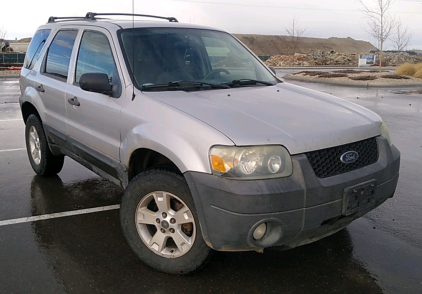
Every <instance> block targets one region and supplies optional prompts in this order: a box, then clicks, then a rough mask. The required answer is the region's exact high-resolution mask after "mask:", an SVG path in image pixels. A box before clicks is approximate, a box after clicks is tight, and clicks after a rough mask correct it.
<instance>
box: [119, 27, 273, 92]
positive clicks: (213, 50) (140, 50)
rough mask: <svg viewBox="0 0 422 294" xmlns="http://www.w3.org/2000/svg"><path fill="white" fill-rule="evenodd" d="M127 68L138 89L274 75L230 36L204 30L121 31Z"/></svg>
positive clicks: (270, 80)
mask: <svg viewBox="0 0 422 294" xmlns="http://www.w3.org/2000/svg"><path fill="white" fill-rule="evenodd" d="M119 37H120V42H121V45H122V47H123V51H124V54H125V58H126V61H127V63H128V68H130V70H131V74H132V76H133V79H134V82H135V85H136V86H137V87H138V88H141V87H142V86H146V85H156V84H167V83H169V82H174V81H196V82H207V83H213V84H221V83H230V82H231V81H233V80H242V79H253V80H260V81H265V82H270V83H274V84H275V83H276V82H277V81H276V79H275V78H274V77H273V75H272V74H271V73H270V72H269V71H268V70H267V69H266V68H265V67H264V66H263V65H262V64H261V63H260V62H259V61H258V60H257V59H256V58H255V57H254V56H253V55H252V54H251V53H250V52H249V51H248V50H247V49H246V48H245V47H244V46H243V45H241V44H240V43H239V42H238V41H237V40H236V39H235V38H233V37H232V36H231V35H230V34H227V33H223V32H218V31H211V30H201V29H175V28H142V29H128V30H123V31H120V36H119Z"/></svg>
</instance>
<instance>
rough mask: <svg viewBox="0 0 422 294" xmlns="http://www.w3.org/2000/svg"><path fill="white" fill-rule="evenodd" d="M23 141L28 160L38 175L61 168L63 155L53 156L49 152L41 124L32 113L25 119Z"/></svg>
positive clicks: (50, 173) (55, 171)
mask: <svg viewBox="0 0 422 294" xmlns="http://www.w3.org/2000/svg"><path fill="white" fill-rule="evenodd" d="M25 142H26V151H27V153H28V158H29V162H30V163H31V166H32V169H33V170H34V171H35V172H36V173H37V174H38V175H40V176H52V175H56V174H58V173H59V172H60V171H61V170H62V168H63V164H64V156H54V155H53V154H52V153H51V151H50V149H49V147H48V142H47V140H46V138H45V134H44V129H43V127H42V124H41V122H40V120H39V119H38V117H37V116H36V115H34V114H31V115H30V116H29V117H28V119H27V120H26V127H25Z"/></svg>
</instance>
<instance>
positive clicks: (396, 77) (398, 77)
mask: <svg viewBox="0 0 422 294" xmlns="http://www.w3.org/2000/svg"><path fill="white" fill-rule="evenodd" d="M381 78H383V79H394V80H408V79H410V78H409V77H408V76H401V75H395V74H391V75H383V76H381Z"/></svg>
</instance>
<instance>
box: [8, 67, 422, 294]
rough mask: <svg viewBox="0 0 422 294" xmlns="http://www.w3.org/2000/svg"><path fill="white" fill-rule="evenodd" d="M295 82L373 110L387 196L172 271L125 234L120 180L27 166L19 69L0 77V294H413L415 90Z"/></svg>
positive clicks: (420, 275) (416, 255)
mask: <svg viewBox="0 0 422 294" xmlns="http://www.w3.org/2000/svg"><path fill="white" fill-rule="evenodd" d="M286 72H287V71H278V74H279V75H280V76H282V75H283V74H284V73H286ZM295 83H296V84H298V83H299V82H295ZM301 85H303V86H305V87H309V88H312V89H316V90H318V91H323V92H326V93H331V94H333V95H336V96H339V97H342V98H344V99H346V100H349V101H353V102H355V103H357V104H359V105H362V106H365V107H367V108H370V109H371V110H373V111H375V112H376V113H378V114H379V115H381V116H382V117H383V119H384V120H385V121H386V122H387V124H388V125H389V127H390V131H391V134H392V138H393V143H394V144H395V145H396V146H397V147H398V149H399V150H400V151H401V156H402V157H401V170H400V179H399V184H398V188H397V191H396V194H395V196H394V198H392V199H389V200H388V201H387V202H386V203H384V204H383V205H382V206H380V207H378V208H377V209H375V210H374V211H372V212H370V213H369V214H367V215H365V216H364V217H363V218H361V219H358V220H356V221H355V222H353V223H352V224H351V225H349V226H348V227H347V228H346V229H344V230H342V231H340V232H339V233H337V234H335V235H333V236H331V237H328V238H325V239H323V240H321V241H318V242H316V243H313V244H309V245H306V246H302V247H299V248H296V249H293V250H290V251H279V250H277V248H273V249H268V250H266V251H265V253H264V254H260V253H256V252H243V253H225V252H216V253H215V254H214V256H213V258H212V259H211V261H210V263H209V264H208V266H207V267H206V268H205V269H204V270H203V271H201V272H200V273H198V274H195V275H190V276H172V275H167V274H163V273H160V272H157V271H155V270H152V269H150V268H149V267H147V266H145V265H144V264H143V263H141V262H140V261H139V260H138V258H137V257H136V256H135V254H134V253H132V251H131V249H130V248H129V246H128V245H127V244H126V241H125V239H124V237H123V234H122V232H121V229H120V224H119V203H120V198H121V196H122V193H123V191H122V190H121V189H120V188H119V187H117V186H115V185H113V184H112V183H110V182H108V181H106V180H103V179H101V178H100V177H98V176H97V175H95V174H94V173H92V172H90V171H88V170H87V169H86V168H84V167H82V166H80V165H79V164H77V163H75V162H73V161H72V160H70V159H68V158H67V159H66V160H65V165H64V168H63V170H62V172H60V174H59V175H58V176H56V177H52V178H42V177H39V176H36V175H35V173H34V172H33V171H32V169H31V166H30V164H29V161H28V158H27V154H26V149H25V141H24V124H23V122H22V120H21V115H20V109H19V103H18V98H19V95H20V92H19V84H18V79H17V78H7V79H0V138H1V140H0V249H1V250H0V269H1V270H0V293H154V294H157V293H422V230H421V228H422V217H421V211H422V196H421V195H422V193H421V191H422V189H421V182H422V173H421V171H420V168H421V167H422V132H421V128H422V94H418V93H417V91H414V90H421V89H366V88H346V87H340V86H330V85H320V84H306V83H302V84H301Z"/></svg>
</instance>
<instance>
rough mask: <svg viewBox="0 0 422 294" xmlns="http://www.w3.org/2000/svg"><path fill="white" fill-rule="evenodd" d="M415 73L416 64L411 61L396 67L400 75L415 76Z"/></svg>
mask: <svg viewBox="0 0 422 294" xmlns="http://www.w3.org/2000/svg"><path fill="white" fill-rule="evenodd" d="M415 73H416V66H415V65H414V64H411V63H404V64H402V65H400V66H399V67H397V69H396V74H398V75H405V76H413V75H414V74H415Z"/></svg>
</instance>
